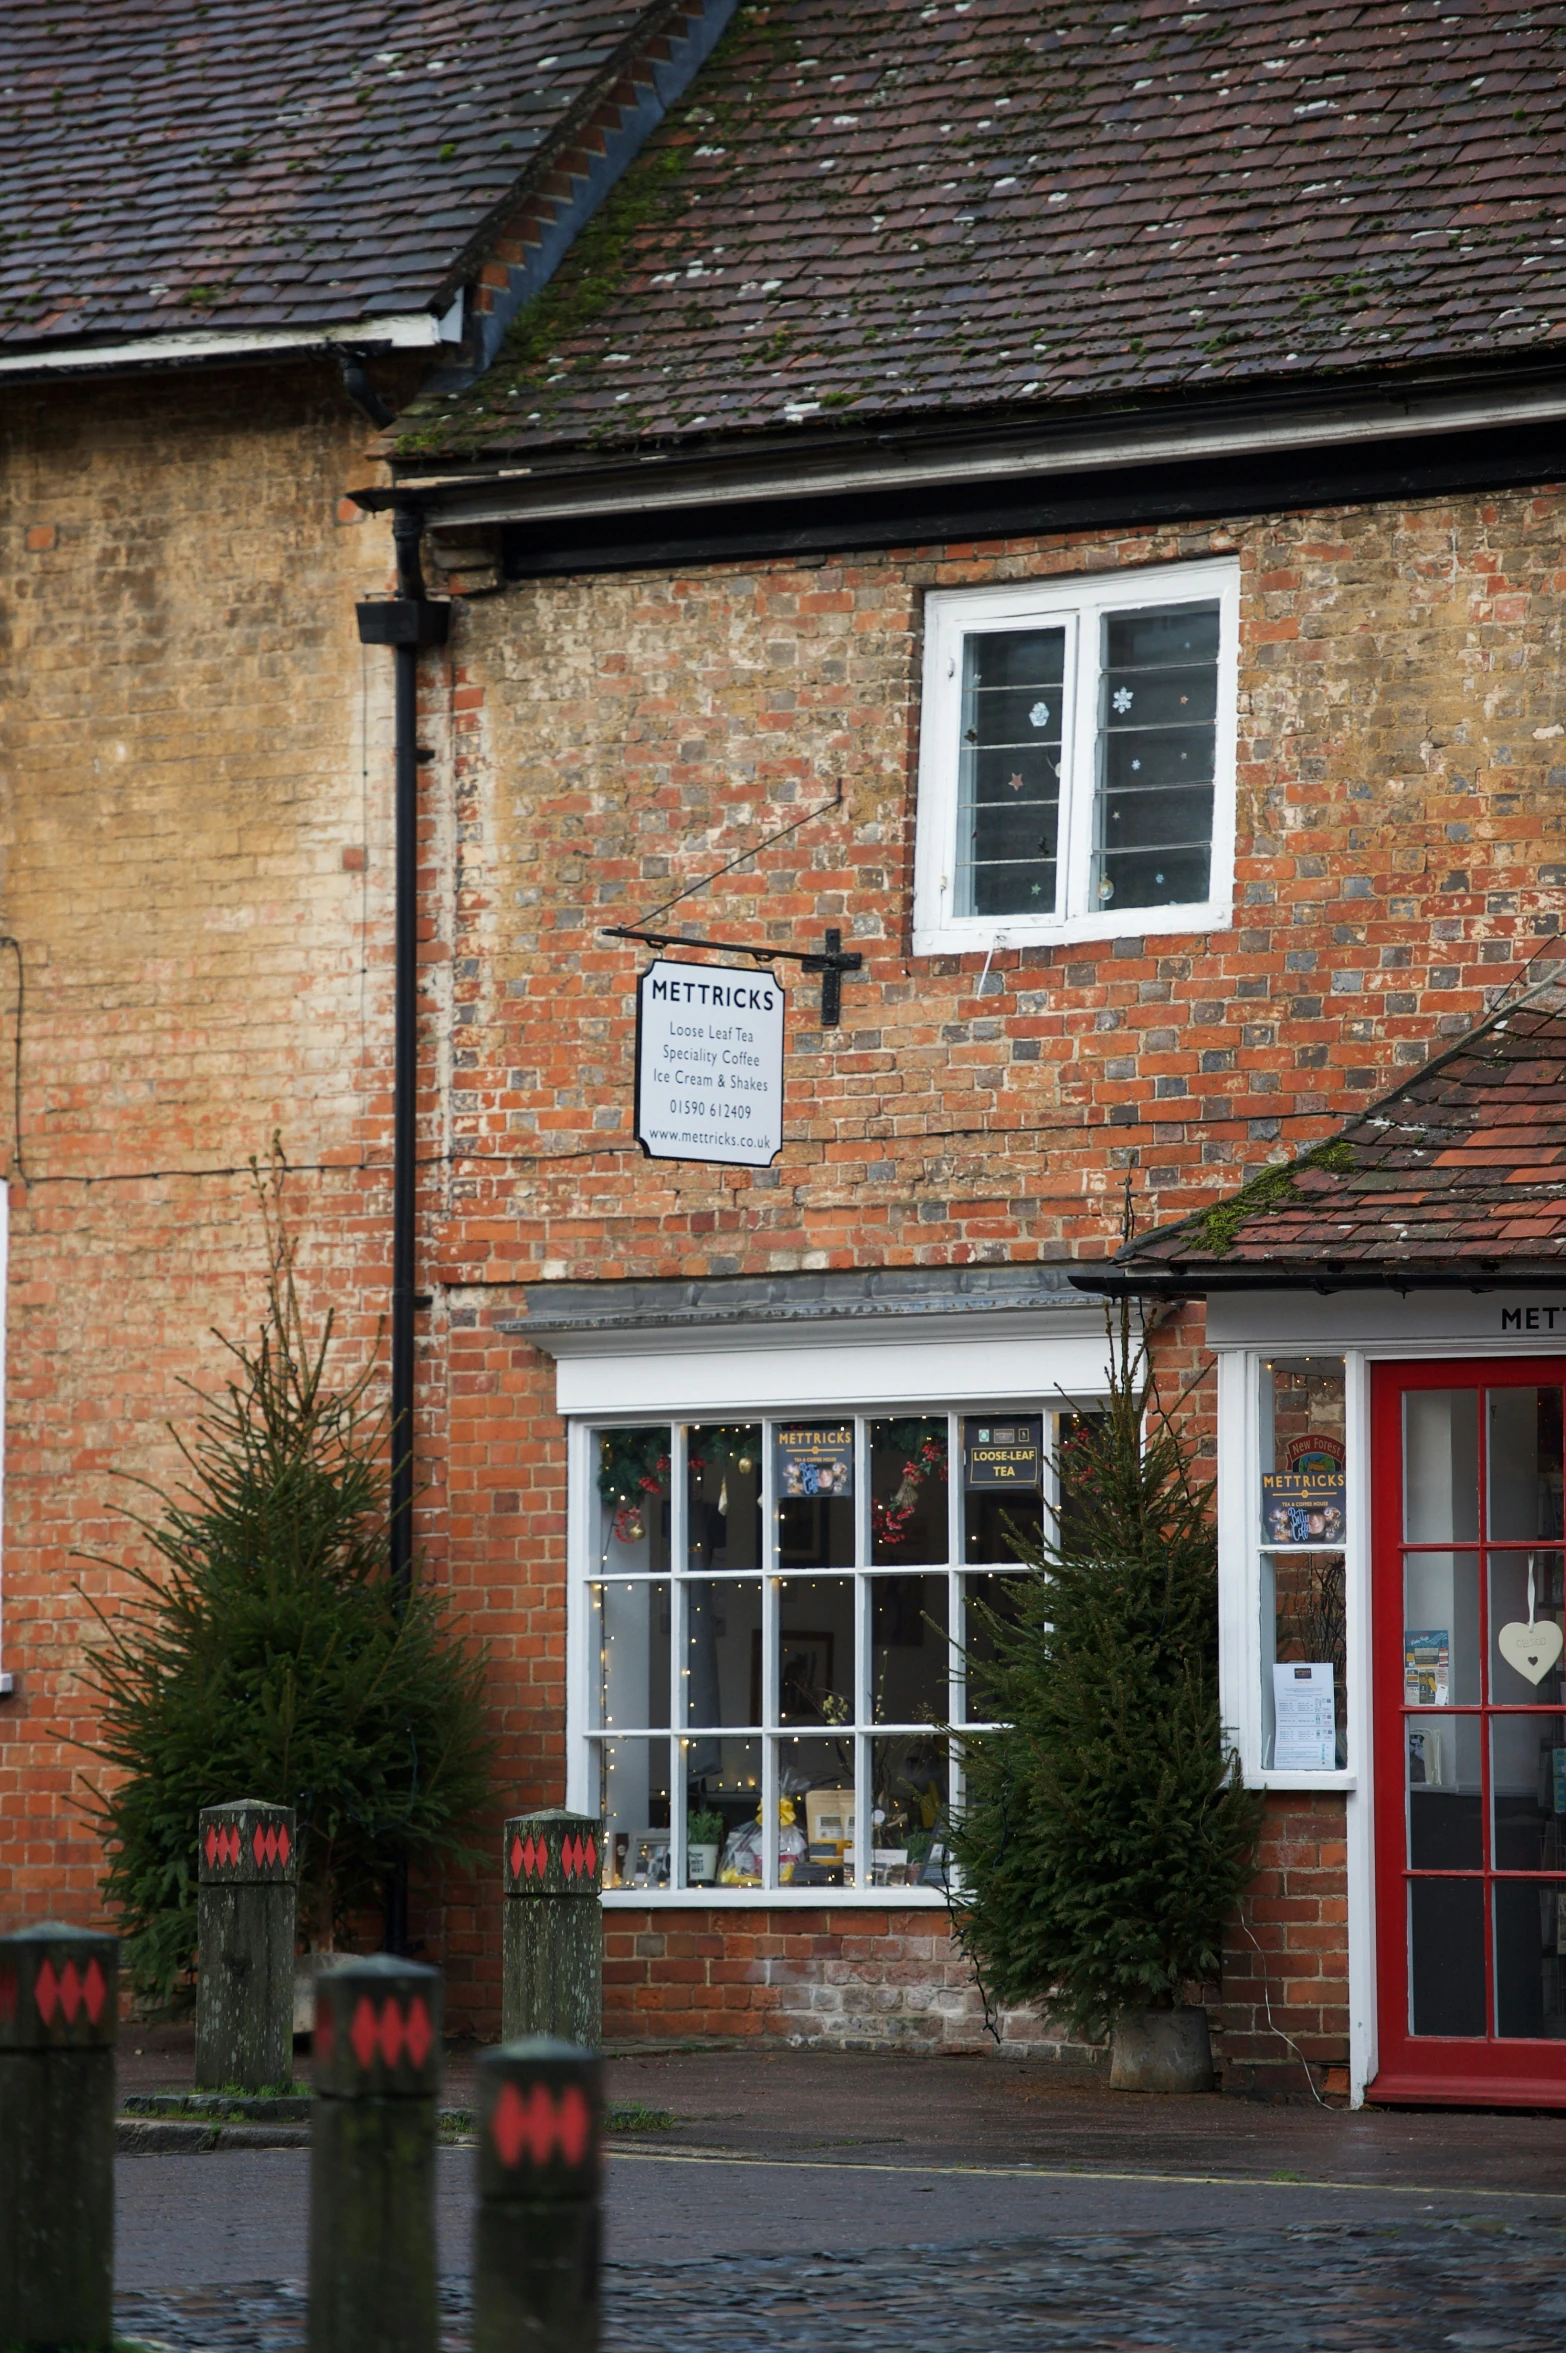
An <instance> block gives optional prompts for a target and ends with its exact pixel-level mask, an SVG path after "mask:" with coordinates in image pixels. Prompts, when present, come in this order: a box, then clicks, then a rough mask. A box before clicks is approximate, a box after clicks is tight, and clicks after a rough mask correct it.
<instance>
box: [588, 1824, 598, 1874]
mask: <svg viewBox="0 0 1566 2353" xmlns="http://www.w3.org/2000/svg"><path fill="white" fill-rule="evenodd" d="M587 1869H588V1874H589V1876H590V1877H591V1878H594V1879H596V1878H597V1877H598V1841H597V1839H596V1838H595V1837H594V1836H593V1834H592V1832H591V1831H590V1830H589V1832H588V1834H587Z"/></svg>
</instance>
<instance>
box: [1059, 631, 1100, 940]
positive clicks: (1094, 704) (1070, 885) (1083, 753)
mask: <svg viewBox="0 0 1566 2353" xmlns="http://www.w3.org/2000/svg"><path fill="white" fill-rule="evenodd" d="M1100 631H1101V624H1100V617H1099V613H1098V609H1097V607H1096V606H1093V605H1086V606H1084V607H1083V609H1082V610H1081V612H1079V613H1077V614H1076V615H1075V616H1074V619H1073V625H1072V635H1071V654H1072V659H1071V713H1070V719H1071V753H1070V758H1069V761H1068V762H1067V773H1066V775H1065V776H1064V777H1063V778H1062V779H1061V784H1062V789H1063V791H1064V792H1065V793H1066V794H1067V795H1069V800H1068V805H1067V807H1066V808H1065V809H1063V810H1062V813H1061V832H1062V836H1063V838H1064V843H1065V848H1064V855H1063V861H1062V862H1063V864H1064V867H1065V880H1064V894H1063V898H1062V908H1063V912H1064V913H1065V915H1066V916H1068V917H1071V916H1081V915H1091V914H1094V913H1095V912H1096V909H1095V908H1094V907H1093V906H1092V904H1091V903H1090V901H1089V898H1088V886H1089V879H1090V877H1091V874H1092V868H1093V810H1094V800H1095V794H1096V789H1097V782H1098V669H1099V636H1100Z"/></svg>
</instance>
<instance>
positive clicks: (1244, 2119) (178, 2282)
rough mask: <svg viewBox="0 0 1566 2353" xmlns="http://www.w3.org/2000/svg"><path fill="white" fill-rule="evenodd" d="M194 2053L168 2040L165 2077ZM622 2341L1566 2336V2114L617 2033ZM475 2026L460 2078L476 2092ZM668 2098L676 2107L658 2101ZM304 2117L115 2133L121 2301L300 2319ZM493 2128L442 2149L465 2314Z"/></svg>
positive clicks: (989, 2342) (182, 2328) (259, 2342)
mask: <svg viewBox="0 0 1566 2353" xmlns="http://www.w3.org/2000/svg"><path fill="white" fill-rule="evenodd" d="M181 2066H182V2063H181V2062H180V2061H179V2060H175V2061H174V2062H172V2063H160V2062H158V2061H157V2060H156V2059H155V2057H154V2054H153V2053H152V2052H151V2051H149V2052H148V2053H147V2054H146V2055H145V2057H144V2058H143V2059H142V2060H141V2063H140V2066H139V2067H137V2066H136V2063H135V2060H134V2058H133V2060H132V2066H131V2067H130V2068H127V2070H126V2073H127V2074H135V2075H136V2076H137V2077H138V2079H139V2081H140V2082H141V2084H142V2085H143V2086H144V2087H145V2088H156V2086H157V2084H158V2082H159V2081H163V2082H172V2081H175V2080H177V2078H178V2077H179V2075H180V2073H181ZM609 2076H610V2096H611V2100H612V2101H618V2102H622V2103H629V2108H628V2109H624V2108H623V2109H622V2111H621V2113H622V2114H624V2113H629V2114H630V2115H632V2116H635V2117H639V2118H641V2119H642V2120H643V2127H642V2128H641V2129H639V2130H637V2131H636V2132H633V2133H628V2132H625V2131H621V2132H619V2133H617V2134H616V2135H615V2136H614V2139H613V2141H612V2143H611V2155H610V2160H609V2166H608V2180H607V2193H606V2200H605V2234H606V2242H607V2249H608V2253H609V2256H610V2260H609V2262H608V2264H607V2266H606V2271H605V2313H606V2321H605V2332H604V2342H605V2347H606V2353H665V2349H669V2353H838V2349H840V2348H855V2349H863V2353H935V2349H939V2353H1014V2349H1016V2348H1029V2349H1030V2348H1040V2349H1045V2348H1048V2349H1054V2348H1057V2347H1058V2348H1060V2349H1061V2353H1067V2349H1069V2353H1090V2349H1092V2353H1099V2349H1102V2353H1119V2349H1120V2348H1125V2347H1136V2348H1139V2349H1140V2348H1149V2349H1152V2348H1159V2347H1169V2348H1171V2349H1178V2353H1242V2349H1248V2348H1251V2347H1266V2348H1271V2347H1287V2348H1290V2353H1337V2349H1339V2348H1343V2349H1345V2353H1405V2349H1406V2353H1437V2348H1455V2349H1457V2353H1469V2349H1477V2348H1480V2347H1496V2348H1504V2349H1505V2353H1533V2349H1534V2348H1540V2349H1542V2348H1545V2347H1548V2348H1550V2353H1556V2349H1557V2348H1558V2347H1559V2346H1560V2344H1561V2342H1562V2340H1563V2336H1566V2269H1563V2259H1566V2118H1562V2117H1558V2116H1551V2115H1530V2114H1527V2113H1514V2114H1509V2115H1508V2114H1499V2113H1495V2112H1490V2113H1485V2112H1468V2113H1463V2114H1459V2113H1450V2112H1449V2113H1441V2112H1424V2113H1421V2112H1418V2111H1403V2112H1395V2111H1380V2112H1377V2111H1372V2110H1364V2111H1361V2112H1360V2113H1358V2114H1356V2115H1350V2114H1347V2113H1345V2112H1343V2111H1335V2112H1332V2111H1326V2110H1323V2109H1319V2108H1316V2107H1314V2106H1298V2107H1265V2106H1258V2105H1255V2104H1252V2103H1250V2102H1246V2101H1241V2100H1233V2099H1222V2098H1207V2099H1200V2098H1199V2099H1191V2100H1168V2101H1162V2100H1146V2099H1136V2098H1134V2097H1127V2096H1124V2095H1115V2094H1110V2093H1106V2092H1104V2091H1102V2090H1099V2089H1094V2088H1091V2087H1088V2088H1083V2087H1076V2088H1072V2087H1070V2086H1067V2085H1063V2084H1060V2083H1058V2082H1054V2081H1051V2080H1049V2079H1047V2078H1045V2077H1044V2076H1043V2074H1042V2071H1040V2070H1036V2069H1034V2068H1032V2067H1029V2066H1018V2065H1016V2064H1014V2063H1011V2062H1007V2061H999V2060H985V2059H977V2058H976V2059H967V2060H962V2061H951V2060H940V2061H929V2060H923V2061H921V2060H918V2059H896V2058H889V2057H875V2056H864V2055H854V2054H848V2053H830V2052H806V2051H800V2052H779V2053H767V2054H759V2053H751V2052H740V2051H732V2050H731V2051H716V2050H707V2051H666V2052H664V2053H661V2054H657V2053H638V2054H635V2055H630V2054H624V2053H622V2054H621V2055H619V2056H617V2057H615V2058H614V2059H612V2060H611V2063H610V2069H609ZM470 2080H471V2056H469V2055H464V2054H463V2053H462V2052H461V2051H457V2052H454V2053H453V2054H452V2058H451V2060H450V2062H449V2064H448V2069H447V2096H448V2097H450V2098H452V2099H454V2100H460V2099H462V2098H464V2097H466V2096H467V2095H468V2086H469V2083H470ZM654 2120H658V2123H659V2129H657V2130H653V2129H651V2127H652V2125H653V2122H654ZM308 2169H309V2157H308V2152H307V2151H306V2150H304V2149H271V2150H264V2149H249V2150H246V2149H234V2150H232V2151H229V2152H218V2153H215V2154H211V2155H190V2156H176V2155H161V2156H160V2155H148V2156H125V2157H122V2158H121V2159H120V2160H119V2176H118V2178H119V2223H118V2234H119V2255H118V2277H119V2279H120V2281H121V2283H122V2287H121V2293H120V2297H119V2320H120V2327H121V2329H122V2331H123V2333H124V2335H125V2336H126V2337H128V2338H131V2339H136V2340H140V2341H141V2342H142V2343H144V2344H152V2345H161V2346H167V2347H169V2348H171V2353H297V2349H298V2348H301V2347H302V2346H303V2344H304V2323H305V2305H304V2288H303V2272H304V2240H305V2214H306V2191H307V2183H308ZM471 2210H472V2153H471V2151H470V2150H468V2149H464V2148H460V2147H459V2148H450V2149H446V2150H443V2151H442V2152H441V2157H440V2164H439V2191H438V2206H437V2213H438V2222H439V2228H440V2263H441V2268H442V2272H443V2274H444V2291H443V2293H444V2310H445V2343H446V2345H447V2346H448V2347H450V2348H453V2349H457V2348H462V2347H464V2346H465V2345H466V2343H467V2319H468V2313H467V2296H468V2286H467V2278H466V2264H467V2256H468V2234H469V2231H470V2229H471Z"/></svg>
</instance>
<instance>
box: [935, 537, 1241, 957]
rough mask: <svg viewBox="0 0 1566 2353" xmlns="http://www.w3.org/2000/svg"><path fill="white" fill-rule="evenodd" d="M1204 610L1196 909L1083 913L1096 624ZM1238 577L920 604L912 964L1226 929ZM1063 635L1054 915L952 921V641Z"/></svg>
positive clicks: (1112, 577) (1173, 575)
mask: <svg viewBox="0 0 1566 2353" xmlns="http://www.w3.org/2000/svg"><path fill="white" fill-rule="evenodd" d="M1207 600H1211V601H1214V602H1216V603H1217V605H1218V609H1219V629H1218V704H1217V735H1216V741H1215V744H1214V762H1213V845H1212V865H1211V868H1210V887H1209V891H1208V896H1207V897H1206V898H1205V899H1204V900H1202V901H1200V902H1199V903H1196V904H1186V905H1170V906H1167V907H1129V908H1126V909H1124V910H1123V911H1121V912H1119V913H1116V912H1115V911H1113V910H1112V909H1104V908H1096V907H1089V906H1088V905H1087V903H1086V901H1087V891H1088V885H1089V876H1090V873H1091V869H1092V859H1093V811H1094V801H1095V780H1096V776H1097V762H1098V693H1097V685H1098V677H1099V663H1100V653H1099V649H1100V646H1101V643H1102V629H1101V626H1100V624H1101V622H1102V620H1103V617H1104V615H1105V614H1107V613H1124V612H1128V611H1130V612H1135V611H1137V610H1139V609H1140V610H1152V609H1154V608H1156V607H1157V606H1159V605H1183V604H1194V603H1197V602H1199V601H1207ZM1239 619H1240V567H1239V561H1238V559H1237V558H1235V557H1228V556H1215V557H1208V558H1204V559H1203V560H1202V561H1200V562H1196V563H1181V564H1160V565H1157V566H1149V567H1146V568H1140V569H1135V570H1125V571H1118V572H1098V573H1089V574H1086V575H1084V574H1076V575H1074V576H1073V577H1072V578H1070V579H1066V580H1050V581H1027V582H1011V583H1009V584H1008V585H1007V586H1005V587H1003V588H963V589H937V590H935V591H933V592H932V593H931V594H930V595H929V596H928V597H927V598H926V600H925V610H924V620H925V636H924V691H923V700H922V705H921V719H920V750H919V803H918V826H917V836H916V841H915V852H914V907H913V952H914V954H915V955H916V956H942V955H952V954H962V953H963V952H964V951H966V950H989V949H994V948H1008V947H1028V946H1032V945H1035V944H1040V943H1048V942H1050V941H1057V940H1100V939H1125V938H1130V937H1142V936H1143V935H1145V934H1149V933H1151V934H1155V935H1157V934H1163V933H1168V932H1197V931H1222V930H1225V929H1227V928H1228V927H1229V925H1230V924H1231V923H1232V921H1233V917H1234V829H1235V746H1236V731H1237V712H1238V695H1239ZM1040 623H1045V624H1050V625H1062V626H1064V628H1065V630H1066V643H1067V653H1066V686H1065V702H1064V711H1063V726H1062V742H1061V751H1062V756H1061V777H1060V831H1059V848H1060V859H1061V865H1062V867H1063V869H1064V873H1065V893H1064V903H1063V911H1062V912H1061V913H1059V914H1057V913H1056V912H1054V911H1053V910H1052V911H1051V912H1050V913H1049V914H1048V915H1015V914H1011V915H959V914H957V913H956V912H955V908H956V878H957V846H958V845H957V825H958V813H959V793H958V770H959V761H960V753H961V742H960V735H961V728H962V687H963V641H964V639H965V637H967V636H968V635H969V634H970V633H972V632H975V631H981V630H1003V629H1030V628H1037V627H1038V626H1039V625H1040Z"/></svg>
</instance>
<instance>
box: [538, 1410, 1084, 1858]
mask: <svg viewBox="0 0 1566 2353" xmlns="http://www.w3.org/2000/svg"><path fill="white" fill-rule="evenodd" d="M1066 1425H1067V1417H1065V1416H1062V1415H1058V1414H1053V1413H1049V1412H1046V1411H1042V1410H1039V1409H1037V1408H1035V1409H1033V1410H1028V1409H1026V1408H1023V1407H1019V1408H1018V1409H1017V1410H1016V1411H1015V1412H1006V1413H983V1414H968V1413H963V1412H919V1413H908V1412H889V1413H886V1414H884V1415H877V1414H848V1415H842V1416H838V1417H831V1418H823V1417H810V1416H799V1417H793V1418H787V1417H778V1418H773V1419H765V1420H755V1421H735V1422H718V1421H712V1422H701V1423H694V1422H693V1423H685V1424H682V1423H669V1422H659V1423H641V1424H637V1425H634V1426H628V1425H627V1426H622V1425H616V1426H613V1427H600V1428H596V1429H594V1430H592V1431H590V1432H589V1434H588V1436H589V1450H590V1456H591V1470H592V1480H593V1496H592V1506H591V1517H592V1529H591V1540H590V1545H589V1548H588V1550H589V1557H588V1560H587V1562H586V1563H585V1566H586V1571H587V1574H586V1578H585V1590H584V1591H583V1593H582V1605H583V1606H584V1607H585V1609H586V1611H587V1614H588V1622H589V1629H590V1631H589V1639H588V1641H587V1643H586V1644H585V1646H583V1647H584V1648H585V1651H586V1655H587V1674H588V1690H587V1692H586V1694H585V1695H584V1696H585V1701H586V1706H585V1716H584V1718H583V1719H582V1720H583V1721H584V1728H585V1731H586V1734H587V1741H588V1747H589V1751H590V1755H591V1760H592V1776H591V1781H592V1792H593V1802H594V1803H595V1804H598V1805H601V1806H602V1808H603V1810H604V1813H605V1815H606V1816H607V1820H608V1846H609V1866H610V1868H609V1884H610V1885H611V1886H615V1887H620V1888H635V1889H638V1890H646V1891H648V1892H649V1893H652V1892H655V1891H658V1890H664V1891H668V1890H674V1889H680V1888H692V1887H714V1886H716V1887H725V1888H762V1889H768V1888H780V1887H794V1888H807V1887H818V1888H835V1889H858V1890H870V1889H875V1888H884V1887H903V1888H909V1887H923V1888H926V1889H931V1890H935V1891H939V1890H940V1889H942V1888H944V1887H945V1886H946V1884H947V1881H948V1861H947V1827H948V1823H949V1820H950V1816H951V1808H952V1804H953V1800H954V1795H955V1792H954V1788H953V1771H954V1766H953V1760H952V1757H951V1754H950V1745H951V1744H950V1740H949V1737H948V1728H949V1727H950V1726H952V1725H954V1724H955V1725H964V1726H966V1725H969V1724H974V1723H979V1722H982V1720H983V1718H982V1708H981V1701H980V1696H979V1693H978V1692H977V1691H975V1693H974V1695H973V1699H972V1703H971V1704H970V1696H969V1692H968V1688H967V1678H966V1668H965V1656H964V1654H965V1652H967V1651H974V1652H976V1653H977V1654H978V1655H979V1657H980V1659H981V1660H982V1656H983V1654H984V1651H985V1647H986V1645H985V1639H984V1634H983V1630H982V1622H981V1618H980V1616H979V1615H978V1614H976V1613H975V1611H974V1606H973V1605H974V1604H975V1602H977V1601H979V1600H988V1601H990V1602H992V1603H993V1604H994V1605H995V1606H996V1607H997V1608H999V1609H1001V1610H1004V1609H1005V1608H1006V1607H1007V1606H1008V1599H1007V1588H1008V1585H1009V1583H1010V1581H1011V1580H1012V1579H1014V1578H1015V1577H1017V1576H1018V1575H1019V1574H1020V1573H1021V1565H1020V1562H1019V1559H1018V1555H1017V1552H1016V1551H1015V1549H1014V1539H1020V1540H1021V1541H1022V1542H1023V1543H1024V1544H1026V1542H1027V1541H1028V1539H1029V1538H1031V1537H1036V1536H1037V1534H1038V1532H1039V1530H1040V1528H1041V1526H1043V1525H1044V1522H1045V1516H1046V1514H1053V1513H1054V1512H1056V1511H1057V1510H1058V1509H1060V1508H1061V1506H1060V1499H1059V1496H1058V1492H1057V1489H1056V1484H1055V1472H1054V1462H1055V1458H1056V1453H1057V1449H1058V1444H1059V1438H1060V1433H1061V1430H1062V1428H1063V1427H1064V1426H1066Z"/></svg>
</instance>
